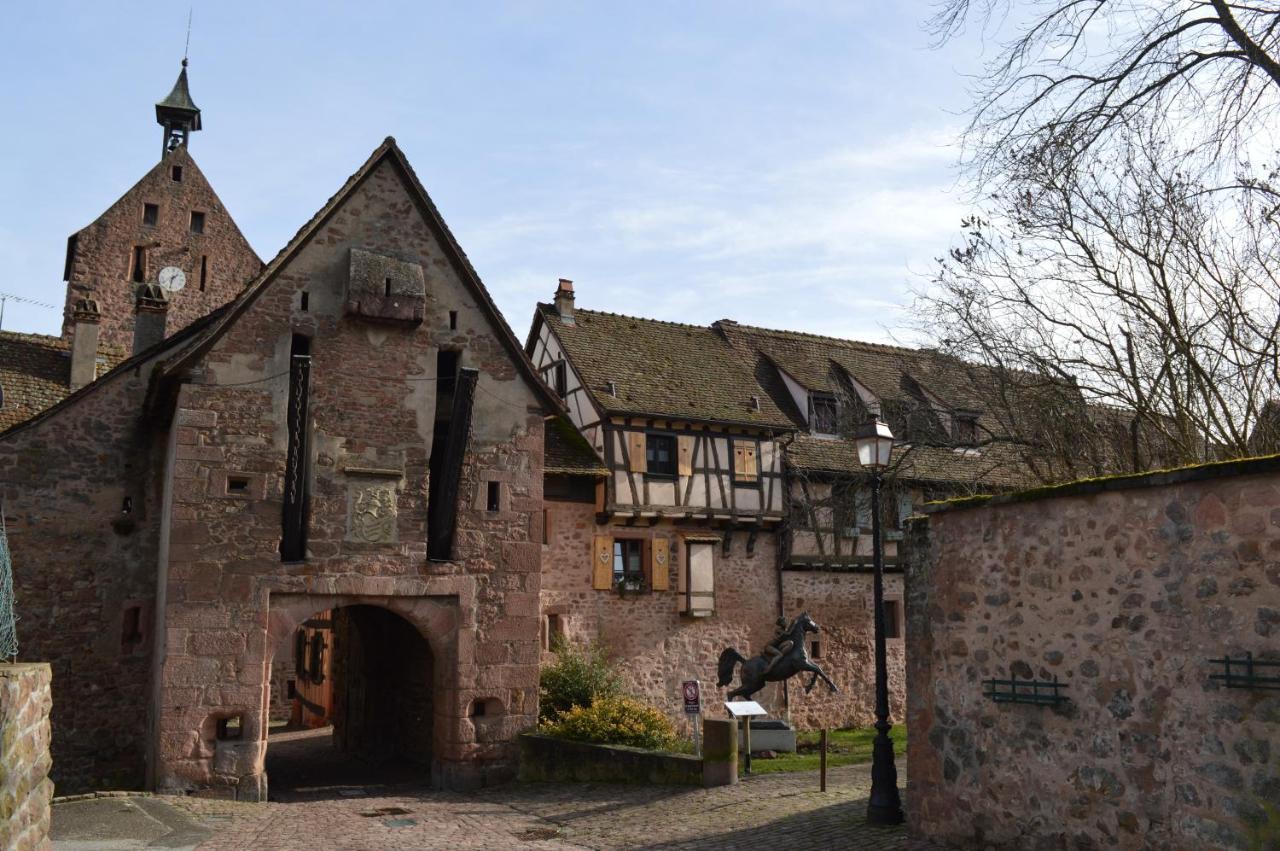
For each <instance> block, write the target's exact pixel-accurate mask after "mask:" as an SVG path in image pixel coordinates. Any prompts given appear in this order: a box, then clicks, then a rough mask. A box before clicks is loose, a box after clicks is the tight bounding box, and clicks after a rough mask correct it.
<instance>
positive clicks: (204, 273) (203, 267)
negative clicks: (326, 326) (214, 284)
mask: <svg viewBox="0 0 1280 851" xmlns="http://www.w3.org/2000/svg"><path fill="white" fill-rule="evenodd" d="M208 280H209V258H208V257H206V256H205V255H203V254H201V255H200V292H204V285H205V283H206V282H207V281H208ZM302 300H303V301H304V302H305V301H306V294H305V293H304V294H303V298H302ZM302 309H303V310H306V309H307V307H306V305H305V304H303V306H302Z"/></svg>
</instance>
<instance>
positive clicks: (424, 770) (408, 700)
mask: <svg viewBox="0 0 1280 851" xmlns="http://www.w3.org/2000/svg"><path fill="white" fill-rule="evenodd" d="M456 613H457V607H456V603H455V601H454V599H451V598H448V597H445V598H439V597H398V596H396V597H373V596H363V595H361V596H356V595H311V594H297V595H295V594H284V595H278V596H277V595H273V597H272V599H271V609H270V617H269V627H268V633H269V635H268V642H267V644H268V646H269V647H270V648H272V650H271V655H272V657H274V656H276V655H278V654H279V653H280V652H281V649H280V648H287V647H289V646H290V645H291V643H292V642H291V641H290V636H292V635H295V634H297V633H298V631H299V630H303V629H304V628H305V626H306V625H308V624H311V625H314V624H316V623H321V622H323V623H326V624H328V625H329V629H328V630H327V631H325V632H320V633H317V632H315V631H314V630H308V631H307V632H306V634H307V635H308V637H309V640H308V642H307V644H306V648H305V652H306V653H307V654H314V653H323V654H325V658H324V659H323V661H320V660H317V659H316V658H315V657H314V656H312V655H307V656H306V657H304V659H305V665H306V667H307V668H308V669H314V670H318V671H319V670H322V671H324V672H325V673H324V676H325V677H327V678H328V679H329V682H327V683H325V688H326V689H327V690H328V691H329V693H330V694H331V697H332V703H331V713H330V718H331V721H332V726H331V727H323V728H320V729H318V730H301V731H296V733H295V732H294V731H286V732H285V733H284V734H283V735H281V734H277V735H272V736H268V735H267V731H266V730H265V729H264V731H263V748H264V751H263V753H264V757H263V767H264V770H265V772H266V774H267V775H268V777H267V780H268V782H269V783H271V786H272V788H271V794H272V797H273V798H274V797H277V796H278V795H279V796H282V797H299V796H314V795H320V796H324V795H325V794H327V793H332V792H333V790H334V789H335V788H337V787H343V786H358V785H377V784H384V783H398V782H411V783H415V784H419V783H420V784H423V785H426V784H429V783H430V782H431V781H432V776H433V774H435V773H436V770H437V768H436V762H437V760H438V758H439V755H440V748H439V747H438V743H439V742H441V741H443V740H445V739H447V737H448V726H447V725H448V717H447V713H445V712H443V711H442V709H443V708H444V703H445V696H446V693H447V689H446V686H447V684H448V683H449V681H450V677H449V672H450V670H451V669H452V668H453V667H455V665H456V662H455V658H456V641H457V630H456V626H457V624H456ZM272 657H269V658H268V672H269V671H270V668H271V665H272V664H273V662H274V658H272ZM269 678H270V677H269V673H268V679H269ZM273 749H274V750H273ZM302 789H305V790H306V792H305V794H304V793H302V792H300V791H299V790H302Z"/></svg>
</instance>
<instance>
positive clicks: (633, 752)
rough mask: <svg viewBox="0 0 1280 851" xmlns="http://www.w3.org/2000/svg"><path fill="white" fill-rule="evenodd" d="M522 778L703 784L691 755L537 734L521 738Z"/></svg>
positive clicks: (698, 762) (697, 761)
mask: <svg viewBox="0 0 1280 851" xmlns="http://www.w3.org/2000/svg"><path fill="white" fill-rule="evenodd" d="M735 756H736V754H735ZM520 779H521V780H532V781H544V780H551V781H557V782H579V783H650V784H653V785H655V786H701V785H703V780H702V759H701V758H699V757H696V756H692V755H690V754H678V753H662V752H660V751H647V750H641V749H640V748H628V747H623V746H621V745H595V744H590V743H588V742H570V741H566V740H565V739H556V738H552V737H551V736H542V735H539V734H537V733H525V734H523V735H521V736H520Z"/></svg>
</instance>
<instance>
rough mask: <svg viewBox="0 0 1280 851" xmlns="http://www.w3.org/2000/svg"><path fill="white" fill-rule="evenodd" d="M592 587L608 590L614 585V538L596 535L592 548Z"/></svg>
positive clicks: (598, 589)
mask: <svg viewBox="0 0 1280 851" xmlns="http://www.w3.org/2000/svg"><path fill="white" fill-rule="evenodd" d="M591 587H592V588H594V589H596V590H597V591H608V590H609V589H611V588H612V587H613V538H612V537H611V536H609V535H596V539H595V545H594V546H593V547H592V549H591Z"/></svg>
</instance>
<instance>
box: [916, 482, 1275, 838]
mask: <svg viewBox="0 0 1280 851" xmlns="http://www.w3.org/2000/svg"><path fill="white" fill-rule="evenodd" d="M907 551H908V553H909V556H908V558H909V567H908V574H907V590H908V602H907V609H908V622H907V664H908V670H907V680H908V699H907V703H908V713H907V724H908V727H909V728H910V730H911V739H910V743H909V745H908V748H907V776H908V783H909V785H908V789H907V801H908V805H909V814H908V823H909V825H910V826H911V829H912V831H914V832H915V833H916V834H917V835H920V836H923V837H928V838H931V839H935V840H941V841H944V842H950V843H955V844H958V845H962V846H965V847H969V846H973V845H979V844H989V845H992V846H996V847H1006V848H1040V847H1044V848H1067V847H1070V848H1104V847H1123V848H1186V849H1192V848H1196V849H1200V848H1244V847H1248V843H1249V842H1250V838H1251V832H1252V839H1253V840H1254V841H1256V842H1258V843H1260V844H1257V845H1255V846H1253V847H1277V846H1276V844H1267V843H1268V842H1270V843H1280V834H1278V833H1277V832H1276V831H1277V827H1280V813H1277V811H1276V808H1277V806H1280V693H1277V692H1275V691H1257V690H1245V689H1226V688H1222V687H1220V686H1219V684H1218V683H1217V682H1215V681H1213V680H1211V679H1210V676H1211V675H1212V674H1213V673H1215V672H1220V671H1221V666H1215V665H1213V664H1211V663H1210V662H1209V660H1210V659H1219V658H1222V657H1223V656H1224V655H1230V656H1232V657H1235V658H1240V657H1242V656H1243V655H1244V654H1245V653H1249V652H1251V653H1253V654H1254V656H1255V657H1256V658H1270V659H1273V660H1280V461H1278V460H1277V459H1274V458H1273V459H1264V460H1257V461H1250V462H1236V463H1232V464H1220V465H1210V466H1206V467H1200V468H1190V469H1188V470H1183V471H1174V472H1171V473H1164V474H1152V475H1147V476H1138V477H1129V478H1124V479H1113V480H1103V481H1101V482H1083V483H1076V484H1073V485H1066V486H1063V487H1061V488H1057V489H1055V490H1053V491H1049V492H1048V493H1039V494H1035V495H1033V496H1026V497H1021V498H1019V497H1017V496H1014V497H1003V498H997V499H994V500H991V501H989V502H986V503H981V502H979V503H977V504H973V503H970V504H968V505H964V504H960V505H957V506H952V507H950V508H948V507H947V506H943V507H942V508H940V509H938V510H935V511H934V512H932V513H931V514H930V515H929V516H928V517H927V519H923V520H918V521H915V523H914V524H913V528H912V530H911V532H910V533H909V543H908V547H907ZM1270 671H1271V673H1272V675H1276V674H1277V673H1280V670H1278V669H1275V668H1272V669H1270ZM1013 676H1017V677H1020V678H1028V677H1034V678H1035V679H1037V680H1049V679H1051V678H1053V677H1057V678H1058V679H1059V680H1060V681H1061V682H1062V683H1063V684H1064V685H1065V690H1064V694H1065V696H1066V697H1067V698H1069V700H1068V702H1066V703H1065V704H1062V705H1060V706H1057V707H1049V706H1033V705H1026V704H1012V703H1004V704H997V703H995V702H993V701H992V700H990V699H987V698H984V696H983V681H984V680H987V679H991V678H996V679H1008V678H1011V677H1013ZM1268 808H1269V809H1268ZM1268 818H1270V820H1271V826H1270V828H1266V827H1263V826H1262V825H1263V823H1264V822H1266V820H1267V819H1268ZM1268 829H1269V830H1270V831H1271V832H1270V833H1269V834H1268V835H1269V839H1261V838H1259V837H1260V836H1261V835H1262V833H1261V832H1263V831H1266V830H1268Z"/></svg>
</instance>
